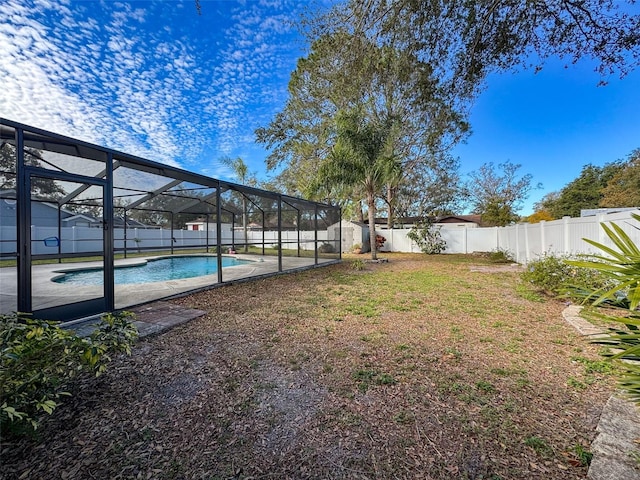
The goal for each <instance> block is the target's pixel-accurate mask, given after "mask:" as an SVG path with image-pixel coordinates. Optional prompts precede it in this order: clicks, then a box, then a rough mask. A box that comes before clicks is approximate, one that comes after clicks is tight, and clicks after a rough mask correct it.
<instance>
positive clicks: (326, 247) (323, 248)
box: [318, 243, 336, 253]
mask: <svg viewBox="0 0 640 480" xmlns="http://www.w3.org/2000/svg"><path fill="white" fill-rule="evenodd" d="M335 251H336V250H335V248H333V245H331V244H330V243H323V244H322V245H320V246H319V247H318V253H335Z"/></svg>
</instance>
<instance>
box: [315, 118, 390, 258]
mask: <svg viewBox="0 0 640 480" xmlns="http://www.w3.org/2000/svg"><path fill="white" fill-rule="evenodd" d="M393 124H394V122H393V120H392V119H387V120H385V121H384V122H379V121H376V120H375V119H373V118H371V117H368V116H367V114H366V112H365V109H364V108H363V106H359V107H356V108H353V109H350V110H346V111H345V110H343V111H340V112H338V115H337V116H336V134H337V136H336V143H335V145H334V147H333V149H332V150H331V153H330V155H329V157H328V158H327V159H326V160H325V162H324V163H323V164H322V165H321V166H320V170H319V178H320V179H322V181H324V182H327V183H332V184H334V185H340V186H351V187H359V188H361V189H362V191H363V193H364V196H365V198H366V203H367V210H368V214H369V233H370V234H369V237H370V238H369V240H370V242H371V259H372V260H376V259H377V252H376V234H375V210H376V199H377V198H378V196H379V195H380V193H381V192H382V190H383V188H384V186H385V184H386V183H388V182H389V181H390V179H392V178H393V177H394V176H396V175H398V172H399V171H400V169H401V165H400V162H399V161H398V159H397V158H396V157H395V156H394V155H392V154H391V153H390V151H391V148H390V138H391V137H392V129H393Z"/></svg>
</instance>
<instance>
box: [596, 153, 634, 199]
mask: <svg viewBox="0 0 640 480" xmlns="http://www.w3.org/2000/svg"><path fill="white" fill-rule="evenodd" d="M600 206H601V207H640V148H637V149H635V150H634V151H633V152H631V154H629V158H628V160H627V161H626V162H625V163H624V164H623V165H622V167H621V168H620V170H618V171H617V172H616V173H614V174H613V175H612V176H611V178H610V179H609V181H608V182H607V185H606V186H605V187H604V188H603V189H602V199H601V200H600Z"/></svg>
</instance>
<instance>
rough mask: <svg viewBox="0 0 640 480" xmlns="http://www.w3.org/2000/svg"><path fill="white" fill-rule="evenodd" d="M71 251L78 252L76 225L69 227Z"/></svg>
mask: <svg viewBox="0 0 640 480" xmlns="http://www.w3.org/2000/svg"><path fill="white" fill-rule="evenodd" d="M71 251H72V252H73V253H78V249H77V247H76V226H75V225H74V226H73V227H71Z"/></svg>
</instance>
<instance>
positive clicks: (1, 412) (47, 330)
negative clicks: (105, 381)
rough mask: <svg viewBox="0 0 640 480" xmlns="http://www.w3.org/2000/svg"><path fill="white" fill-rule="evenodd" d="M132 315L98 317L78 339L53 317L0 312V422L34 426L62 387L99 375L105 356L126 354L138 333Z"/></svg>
mask: <svg viewBox="0 0 640 480" xmlns="http://www.w3.org/2000/svg"><path fill="white" fill-rule="evenodd" d="M132 317H133V314H132V313H130V312H123V313H119V314H108V315H105V316H103V317H102V319H101V321H100V323H99V324H98V326H97V327H96V330H95V331H94V332H93V333H92V334H91V336H89V337H86V338H82V337H79V336H78V335H76V334H75V333H74V332H72V331H69V330H65V329H63V328H61V327H60V326H59V325H58V324H57V322H50V321H46V320H35V319H32V318H30V317H28V316H26V315H23V314H15V313H14V314H10V315H0V342H1V348H2V350H1V352H2V353H1V354H2V363H1V366H0V388H1V393H2V397H1V399H0V427H2V429H3V431H6V429H9V430H12V431H17V432H19V431H21V430H24V429H25V428H26V429H33V430H35V429H36V428H38V425H39V423H40V420H41V418H42V416H43V414H45V413H46V414H52V413H53V411H54V409H55V408H56V407H57V406H58V405H59V403H60V401H61V397H64V396H69V395H70V393H69V392H67V391H66V390H67V387H68V386H69V383H70V381H71V380H73V379H74V378H76V377H78V376H79V375H81V374H87V373H93V374H95V375H100V374H101V373H102V372H104V370H105V369H106V366H107V363H108V362H109V361H110V360H111V356H112V355H113V354H114V353H117V352H124V353H127V354H130V353H131V345H132V344H133V342H134V341H135V339H136V338H137V336H138V332H137V329H136V327H135V326H134V325H133V323H131V320H130V319H131V318H132Z"/></svg>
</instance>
